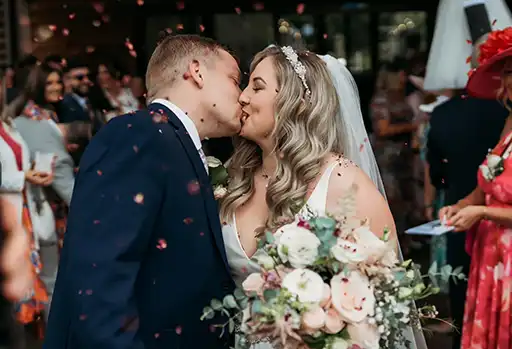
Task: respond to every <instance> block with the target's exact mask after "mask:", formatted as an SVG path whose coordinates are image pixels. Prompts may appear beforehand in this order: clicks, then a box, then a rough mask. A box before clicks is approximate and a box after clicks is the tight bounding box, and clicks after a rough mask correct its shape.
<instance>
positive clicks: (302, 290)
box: [282, 269, 324, 304]
mask: <svg viewBox="0 0 512 349" xmlns="http://www.w3.org/2000/svg"><path fill="white" fill-rule="evenodd" d="M282 287H284V288H286V289H287V290H288V291H289V292H291V293H292V294H293V295H295V296H297V298H298V300H299V302H302V303H318V304H320V301H321V300H322V297H323V292H324V281H323V280H322V277H321V276H320V275H318V274H317V273H315V272H314V271H311V270H308V269H295V270H294V271H292V272H291V273H289V274H287V275H286V276H285V277H284V279H283V283H282Z"/></svg>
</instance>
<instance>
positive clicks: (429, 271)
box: [428, 261, 438, 275]
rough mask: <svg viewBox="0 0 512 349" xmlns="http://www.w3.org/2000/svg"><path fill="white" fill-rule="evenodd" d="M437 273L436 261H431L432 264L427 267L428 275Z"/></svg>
mask: <svg viewBox="0 0 512 349" xmlns="http://www.w3.org/2000/svg"><path fill="white" fill-rule="evenodd" d="M437 273H438V271H437V261H435V262H434V263H432V265H431V266H430V268H429V269H428V274H429V275H436V274H437Z"/></svg>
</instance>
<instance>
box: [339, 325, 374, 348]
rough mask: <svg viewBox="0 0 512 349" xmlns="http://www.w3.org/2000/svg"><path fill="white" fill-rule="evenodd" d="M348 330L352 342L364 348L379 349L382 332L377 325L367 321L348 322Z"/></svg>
mask: <svg viewBox="0 0 512 349" xmlns="http://www.w3.org/2000/svg"><path fill="white" fill-rule="evenodd" d="M347 332H348V335H349V336H350V341H351V342H352V344H357V345H358V346H360V347H361V348H364V349H379V340H380V334H379V331H378V329H377V326H375V325H369V324H368V323H366V322H361V323H358V324H357V323H356V324H348V325H347Z"/></svg>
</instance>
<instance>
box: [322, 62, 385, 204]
mask: <svg viewBox="0 0 512 349" xmlns="http://www.w3.org/2000/svg"><path fill="white" fill-rule="evenodd" d="M319 57H320V58H321V59H322V60H323V61H324V62H325V63H326V65H327V69H328V70H329V73H330V75H331V79H332V80H333V83H334V87H335V88H336V92H337V94H338V98H339V100H340V112H339V114H338V115H337V117H338V118H340V119H341V121H342V123H343V128H342V131H341V133H340V134H339V135H338V137H340V138H341V139H342V140H343V149H344V156H345V157H346V158H347V159H349V160H351V161H352V162H354V163H355V164H356V165H357V166H358V167H359V168H360V169H361V170H363V171H364V172H365V173H366V174H367V175H368V177H370V179H371V180H372V181H373V183H374V184H375V186H376V187H377V188H378V189H379V191H380V192H381V193H382V195H384V197H386V192H385V190H384V184H383V182H382V178H381V176H380V171H379V167H378V166H377V161H376V160H375V155H374V154H373V150H372V146H371V144H370V140H369V137H368V133H367V132H366V128H365V125H364V121H363V114H362V112H361V104H360V101H359V91H358V89H357V85H356V82H355V81H354V78H353V77H352V74H351V73H350V71H349V70H348V69H347V67H346V66H345V65H344V64H343V63H342V62H341V61H340V60H338V59H337V58H334V57H332V56H330V55H325V56H321V55H319Z"/></svg>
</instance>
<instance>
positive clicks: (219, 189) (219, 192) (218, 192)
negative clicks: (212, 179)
mask: <svg viewBox="0 0 512 349" xmlns="http://www.w3.org/2000/svg"><path fill="white" fill-rule="evenodd" d="M227 193H228V190H227V189H226V188H225V187H223V186H221V185H219V186H216V187H215V189H214V190H213V196H214V197H215V200H219V199H222V198H223V197H224V196H226V194H227Z"/></svg>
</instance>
